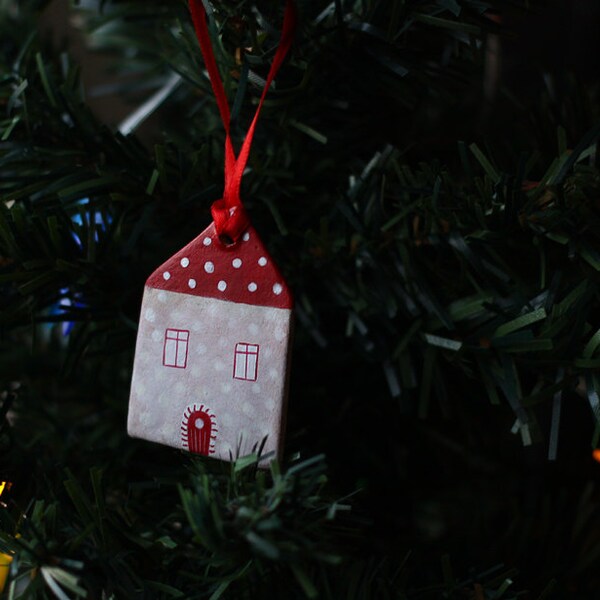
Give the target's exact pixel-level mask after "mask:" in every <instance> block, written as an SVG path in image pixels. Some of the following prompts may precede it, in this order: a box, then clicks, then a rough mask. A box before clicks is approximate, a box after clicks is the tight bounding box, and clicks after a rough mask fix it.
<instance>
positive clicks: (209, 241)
mask: <svg viewBox="0 0 600 600" xmlns="http://www.w3.org/2000/svg"><path fill="white" fill-rule="evenodd" d="M203 244H204V245H205V246H210V245H211V244H212V240H211V239H210V238H209V237H205V238H204V242H203Z"/></svg>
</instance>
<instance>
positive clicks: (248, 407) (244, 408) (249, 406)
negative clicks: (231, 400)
mask: <svg viewBox="0 0 600 600" xmlns="http://www.w3.org/2000/svg"><path fill="white" fill-rule="evenodd" d="M242 412H243V413H244V414H245V415H251V414H252V404H250V402H244V404H242Z"/></svg>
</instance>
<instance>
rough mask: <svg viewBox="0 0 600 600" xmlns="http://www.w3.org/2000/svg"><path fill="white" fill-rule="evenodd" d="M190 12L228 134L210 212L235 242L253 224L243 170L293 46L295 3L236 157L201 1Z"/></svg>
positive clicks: (223, 233)
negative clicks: (220, 187) (219, 188)
mask: <svg viewBox="0 0 600 600" xmlns="http://www.w3.org/2000/svg"><path fill="white" fill-rule="evenodd" d="M190 12H191V14H192V20H193V22H194V27H195V29H196V35H197V36H198V41H199V42H200V49H201V50H202V56H203V57H204V63H205V65H206V69H207V71H208V75H209V77H210V83H211V85H212V89H213V92H214V94H215V97H216V99H217V105H218V107H219V112H220V113H221V119H222V120H223V125H224V126H225V133H226V134H227V135H226V138H225V190H224V192H223V198H221V200H217V201H216V202H214V203H213V205H212V207H211V213H212V217H213V220H214V222H215V229H216V230H217V234H218V235H219V237H221V238H222V239H225V240H227V239H229V240H231V241H232V242H236V241H237V240H238V239H239V237H240V236H241V235H242V234H243V233H244V231H245V230H246V229H247V227H248V226H249V225H250V221H249V219H248V215H247V214H246V211H245V210H244V206H243V205H242V201H241V199H240V187H241V185H242V176H243V174H244V169H245V168H246V163H247V162H248V156H249V155H250V146H251V145H252V139H253V138H254V131H255V129H256V123H257V121H258V117H259V115H260V111H261V109H262V106H263V103H264V101H265V97H266V95H267V92H268V91H269V88H270V87H271V83H273V79H274V78H275V75H276V74H277V71H278V70H279V67H281V64H282V63H283V60H284V58H285V55H286V54H287V53H288V50H289V49H290V46H291V45H292V39H293V37H294V32H295V30H296V8H295V6H294V2H293V0H286V6H285V15H284V19H283V29H282V31H281V39H280V41H279V47H278V48H277V52H276V53H275V58H274V59H273V64H272V65H271V69H270V71H269V74H268V76H267V81H266V83H265V87H264V89H263V93H262V95H261V97H260V101H259V103H258V108H257V109H256V113H255V115H254V119H252V123H251V125H250V128H249V129H248V133H247V134H246V138H245V139H244V143H243V144H242V148H241V150H240V153H239V155H238V156H237V158H236V156H235V152H234V150H233V144H232V142H231V134H230V122H231V114H230V111H229V104H228V102H227V97H226V96H225V88H224V87H223V81H222V80H221V76H220V74H219V69H218V67H217V62H216V60H215V55H214V53H213V49H212V44H211V41H210V35H209V33H208V25H207V24H206V10H205V8H204V4H203V3H202V0H190Z"/></svg>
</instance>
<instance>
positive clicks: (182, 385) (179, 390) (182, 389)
mask: <svg viewBox="0 0 600 600" xmlns="http://www.w3.org/2000/svg"><path fill="white" fill-rule="evenodd" d="M184 392H185V383H183V381H178V382H177V383H176V384H175V393H176V394H177V395H178V396H179V395H181V394H183V393H184Z"/></svg>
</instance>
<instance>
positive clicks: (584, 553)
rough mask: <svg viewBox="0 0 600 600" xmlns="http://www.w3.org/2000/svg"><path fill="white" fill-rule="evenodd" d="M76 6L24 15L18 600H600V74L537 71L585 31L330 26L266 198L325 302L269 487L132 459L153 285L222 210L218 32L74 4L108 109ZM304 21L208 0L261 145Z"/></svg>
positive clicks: (22, 9) (5, 5)
mask: <svg viewBox="0 0 600 600" xmlns="http://www.w3.org/2000/svg"><path fill="white" fill-rule="evenodd" d="M48 4H49V3H48V2H45V1H43V0H38V1H36V0H26V1H24V2H21V1H19V2H16V1H14V0H4V2H1V3H0V40H1V42H0V44H1V47H2V53H1V54H0V73H1V74H0V105H1V106H2V107H3V114H2V115H0V195H1V199H2V203H1V205H0V257H1V261H0V264H1V270H0V285H1V286H2V295H1V297H0V302H1V306H0V319H1V323H2V338H1V353H0V365H1V368H0V373H1V375H2V380H1V382H0V383H1V386H2V390H3V393H2V396H1V397H0V480H2V481H10V482H12V484H13V485H12V488H11V490H10V493H8V494H6V493H5V494H3V496H2V497H1V498H0V502H1V503H2V505H1V506H0V553H2V554H5V555H7V556H10V557H11V559H12V561H11V563H10V567H9V572H8V574H7V583H6V585H5V589H4V592H3V593H4V595H6V596H7V597H18V596H25V597H26V595H27V594H29V597H40V598H44V597H47V598H52V597H58V598H64V597H68V598H75V597H88V598H103V597H105V598H135V597H148V598H163V597H164V598H167V597H190V598H212V599H215V600H216V599H217V598H233V599H236V598H252V599H258V598H307V597H308V598H311V597H315V598H316V597H321V598H331V599H336V600H337V599H338V598H440V597H446V598H465V597H467V598H469V597H470V598H502V599H508V598H527V597H529V598H551V597H556V598H577V599H578V600H579V599H582V598H595V597H596V595H597V590H598V588H599V582H598V572H597V561H598V556H600V542H599V539H600V537H599V535H598V532H599V529H600V523H599V520H598V519H599V513H598V509H597V503H598V490H597V476H598V464H597V463H596V462H595V461H594V459H593V450H594V449H596V446H597V445H598V435H599V433H598V432H599V431H600V427H599V426H598V422H599V420H598V403H599V401H598V391H599V390H600V385H599V383H600V382H599V378H598V367H599V366H600V362H599V360H600V359H599V358H598V352H599V351H600V347H599V346H600V345H599V344H598V339H599V338H598V333H597V332H598V330H599V328H600V322H599V321H598V314H599V313H598V310H597V309H598V304H599V296H598V284H599V281H600V280H599V276H598V271H599V268H600V259H599V256H600V253H599V241H598V237H599V235H600V234H599V232H600V226H599V222H598V201H597V198H598V193H599V191H600V175H599V172H598V165H597V153H596V149H597V140H598V136H599V135H600V129H599V128H598V125H597V123H598V117H599V115H598V102H597V76H596V75H594V71H592V70H591V67H592V66H593V65H591V64H590V70H589V72H587V70H586V69H585V68H583V67H582V66H581V65H575V66H576V69H575V71H576V72H578V73H579V75H580V76H581V73H582V71H585V72H586V77H583V78H582V77H580V78H579V79H578V77H577V76H576V75H573V74H572V73H570V72H566V71H565V70H564V69H559V68H556V69H554V70H553V69H552V68H550V67H548V65H546V72H545V73H544V74H543V76H542V74H538V73H536V71H535V68H534V67H535V64H537V63H533V62H532V61H530V62H531V64H532V65H533V67H532V68H531V70H530V71H528V76H527V78H526V84H523V83H519V77H517V75H518V73H516V72H515V70H514V67H513V70H512V71H511V70H510V68H511V67H510V65H511V64H513V65H514V64H516V63H517V62H518V61H517V60H516V58H515V57H518V59H519V61H520V62H521V63H523V64H525V63H526V62H527V61H526V59H525V58H524V56H525V54H524V53H523V52H518V53H517V52H513V51H512V50H511V44H514V43H515V42H513V41H512V37H511V36H512V33H511V32H512V31H516V30H518V31H520V37H521V39H522V38H527V37H528V36H530V37H531V39H532V40H534V39H535V37H534V36H535V31H537V29H539V28H540V27H541V25H540V23H541V22H542V20H543V19H550V18H551V16H552V15H553V14H555V13H556V7H555V5H556V4H557V2H555V3H551V4H548V3H541V2H540V3H532V2H524V1H523V2H516V1H514V2H513V1H508V0H506V1H505V0H490V1H489V2H486V3H483V2H480V1H478V0H460V1H458V0H457V1H456V2H455V1H454V0H450V1H449V0H433V1H432V2H427V3H423V2H420V1H417V0H414V1H413V0H392V1H387V0H386V1H383V0H381V1H377V0H374V1H373V2H350V1H348V2H347V1H339V2H333V3H329V2H313V1H311V0H305V1H303V2H299V3H298V9H299V27H298V35H297V36H296V42H295V45H294V49H293V52H292V53H291V55H290V57H289V60H288V61H287V63H286V65H285V69H283V70H282V71H281V72H280V74H279V75H278V78H277V82H276V85H275V86H272V87H271V89H269V96H268V98H267V100H266V101H265V105H264V110H263V113H262V116H261V122H260V126H259V127H258V128H257V131H256V138H255V143H254V148H253V153H252V155H251V156H250V158H249V162H248V165H247V169H245V173H244V176H243V179H242V184H243V185H242V195H243V198H244V204H245V207H246V209H247V210H248V212H249V214H251V215H252V223H253V226H254V227H255V228H256V230H257V231H259V232H260V234H261V237H262V239H263V241H264V244H265V247H266V248H268V250H269V255H270V256H271V257H272V258H273V260H274V261H276V263H277V264H278V265H279V266H280V267H281V269H282V277H284V278H285V280H286V281H287V282H288V284H289V286H290V288H291V289H293V291H294V296H295V300H296V303H295V308H294V314H295V317H296V322H297V327H296V330H297V331H296V333H297V336H296V341H295V343H294V352H293V356H294V359H293V363H294V365H293V367H294V369H293V371H292V376H291V381H290V404H289V406H290V413H289V425H288V429H287V442H286V444H285V447H284V449H283V456H282V460H281V463H278V462H274V463H272V465H271V467H270V470H269V471H268V472H267V471H263V470H259V469H258V468H257V467H258V463H259V462H260V458H259V456H258V455H249V456H241V457H239V458H237V460H235V461H234V463H233V464H232V465H231V466H229V465H228V464H227V463H221V462H219V461H214V460H211V459H209V458H202V457H200V458H193V457H191V456H190V455H189V454H187V453H182V452H180V451H179V450H176V449H171V448H167V447H164V446H155V445H152V444H149V443H148V442H146V441H143V440H135V439H131V438H128V436H127V434H126V421H127V402H128V395H129V386H130V381H131V373H132V365H133V353H134V347H135V339H136V335H137V323H138V319H139V316H140V305H141V298H142V294H143V289H144V283H145V281H146V279H147V276H148V274H149V273H152V272H153V271H154V270H155V269H156V267H157V265H161V264H163V263H165V261H167V260H168V259H169V258H170V257H172V256H173V255H175V254H176V253H177V252H179V250H180V249H181V248H183V247H185V245H186V244H188V243H189V242H190V240H193V239H194V238H195V237H196V236H197V235H198V232H199V231H202V230H203V229H204V228H206V227H207V226H209V225H210V222H211V221H212V215H211V213H210V207H211V205H212V203H213V202H214V201H217V200H219V199H220V198H222V196H223V194H222V190H221V189H220V186H219V183H218V182H220V181H221V180H222V168H223V164H224V162H225V161H224V152H223V148H224V145H225V144H224V137H225V136H224V133H223V131H222V121H221V118H220V115H219V111H218V107H217V105H216V103H215V102H214V99H213V95H212V93H211V89H210V83H209V80H208V78H207V77H206V75H205V73H204V70H203V64H202V61H201V59H200V51H199V47H198V43H197V40H196V36H195V33H194V29H193V26H192V23H191V20H190V15H189V13H188V10H187V6H186V3H185V2H175V1H173V2H169V3H164V2H158V1H152V2H148V1H147V0H144V2H142V1H135V0H121V1H117V0H113V1H107V2H99V3H91V2H88V3H86V4H85V7H79V6H73V7H72V8H71V12H70V14H71V15H73V19H74V25H75V26H76V27H77V28H78V31H79V34H80V35H84V36H86V39H87V40H88V44H89V45H90V46H93V48H94V49H95V51H98V52H102V53H104V56H105V60H106V61H107V62H108V63H109V66H110V69H111V77H112V81H113V82H114V83H113V85H112V86H111V87H109V88H107V87H106V86H105V87H104V88H101V89H98V88H95V87H94V86H93V85H88V87H87V88H82V85H81V83H80V78H79V70H78V66H77V65H76V64H74V62H73V59H72V58H71V56H70V54H69V48H68V47H62V46H61V45H60V44H59V45H58V46H56V45H52V44H51V42H50V41H49V38H48V37H47V36H46V35H45V34H44V33H43V32H40V31H38V25H39V23H40V18H41V15H42V14H45V13H44V11H45V10H46V9H47V8H48ZM283 5H284V3H283V2H282V3H273V2H258V1H254V0H244V1H242V2H229V1H224V2H219V3H213V4H212V5H209V4H206V6H209V7H211V8H212V10H211V11H210V14H209V27H210V29H211V34H212V38H213V40H216V41H217V44H216V55H217V62H218V63H219V66H220V68H221V72H222V73H223V75H224V78H225V80H224V88H225V91H226V93H227V95H228V97H229V98H232V100H233V101H232V109H231V118H232V119H231V137H232V140H233V143H234V145H235V146H236V147H239V145H240V142H241V140H242V139H243V138H244V133H245V127H246V124H247V123H248V122H250V121H251V119H252V114H253V113H254V110H255V108H256V105H257V103H258V101H259V98H260V96H261V94H262V92H263V91H264V89H265V77H266V75H267V72H268V65H269V64H270V63H271V60H272V58H273V54H274V48H275V47H276V45H277V41H278V30H279V25H278V24H280V23H281V22H282V14H283V8H284V6H283ZM565 6H566V4H565ZM565 10H566V9H565ZM528 14H529V15H530V16H527V15H528ZM491 17H493V18H491ZM591 18H592V17H590V20H591ZM490 36H493V37H491V38H490ZM490 39H492V40H493V41H492V42H490ZM576 42H577V40H576V37H575V36H573V37H572V38H571V44H575V43H576ZM532 45H535V44H532ZM502 48H505V50H502ZM492 52H493V53H500V54H499V56H501V57H502V61H501V62H499V61H498V60H492V59H491V58H490V57H491V56H492V54H491V53H492ZM576 54H577V52H575V51H574V52H573V55H576ZM501 63H503V64H505V65H506V69H505V70H501V69H500V64H501ZM540 64H541V63H540ZM83 68H84V69H85V63H84V65H83ZM515 73H516V74H515ZM89 77H90V74H89V72H88V73H87V74H86V76H85V79H86V80H87V81H88V82H89ZM580 79H581V80H580ZM484 81H485V82H486V85H485V86H484V85H483V82H484ZM102 93H104V94H109V95H110V94H114V93H116V94H118V95H119V97H120V98H121V100H122V101H125V102H128V103H129V107H130V109H129V110H130V118H127V119H125V120H120V119H119V120H118V121H117V122H108V123H104V122H102V121H101V120H99V119H98V118H97V117H96V116H95V115H94V114H93V113H92V112H91V111H90V110H89V108H88V106H87V101H88V100H89V99H90V98H91V97H92V96H96V98H95V100H94V102H95V103H97V102H99V100H98V97H97V96H98V95H99V94H102ZM182 258H186V257H183V256H182V257H180V258H179V259H180V260H181V259H182ZM187 258H189V257H187ZM180 268H181V269H184V268H185V267H183V266H182V265H181V263H180ZM187 268H189V265H188V267H187ZM188 279H190V278H189V277H188ZM194 279H195V278H194ZM217 283H218V282H217ZM248 293H251V292H250V291H249V290H248ZM170 327H171V326H170V325H169V326H167V325H165V329H167V328H170ZM172 328H173V329H178V330H183V329H186V328H185V327H179V326H176V327H175V326H173V327H172ZM163 334H165V336H164V337H163V338H162V339H161V341H160V344H162V350H163V352H165V351H167V350H168V351H169V352H170V350H169V348H171V349H172V346H173V343H175V346H176V347H177V349H179V346H180V345H182V346H185V344H184V342H185V341H186V340H184V339H183V338H182V339H179V337H177V338H171V337H167V336H166V333H165V331H163ZM167 341H168V342H169V343H170V344H169V346H168V348H167V345H166V342H167ZM187 341H188V342H189V338H188V340H187ZM241 342H248V345H247V346H246V352H248V346H249V345H250V344H253V340H250V339H245V338H244V339H242V338H240V339H239V340H237V341H236V344H237V343H241ZM240 350H241V349H240ZM167 354H168V352H167ZM259 355H260V354H259ZM163 357H164V355H163ZM169 357H170V359H169V360H171V362H172V361H173V360H174V361H175V365H177V364H178V362H179V354H178V350H177V352H176V353H175V356H171V354H169ZM233 360H235V349H234V350H233ZM259 360H260V359H259ZM244 365H245V369H246V374H247V369H248V363H247V362H244ZM170 368H171V369H173V370H175V368H174V367H170ZM258 368H259V369H260V364H259V367H258ZM232 375H233V371H232ZM199 407H200V405H198V408H199ZM215 416H216V420H217V422H218V418H219V416H218V415H215ZM322 454H325V456H326V462H327V465H328V466H326V464H325V458H324V457H323V456H322Z"/></svg>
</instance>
